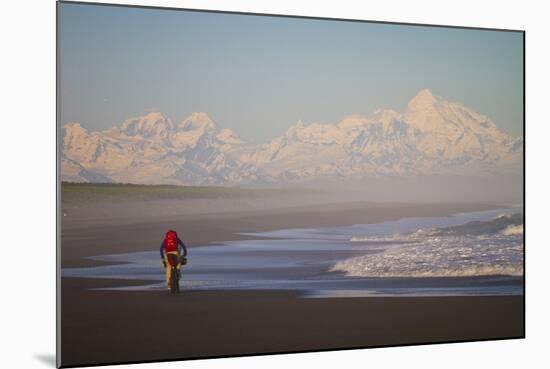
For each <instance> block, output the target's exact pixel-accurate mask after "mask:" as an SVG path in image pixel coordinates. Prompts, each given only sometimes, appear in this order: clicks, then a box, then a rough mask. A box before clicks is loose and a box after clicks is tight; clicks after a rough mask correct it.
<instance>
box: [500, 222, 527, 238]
mask: <svg viewBox="0 0 550 369" xmlns="http://www.w3.org/2000/svg"><path fill="white" fill-rule="evenodd" d="M502 234H503V235H506V236H511V235H520V234H521V235H522V234H523V224H520V225H509V226H508V227H506V229H504V230H503V231H502Z"/></svg>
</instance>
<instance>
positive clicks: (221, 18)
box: [59, 3, 523, 141]
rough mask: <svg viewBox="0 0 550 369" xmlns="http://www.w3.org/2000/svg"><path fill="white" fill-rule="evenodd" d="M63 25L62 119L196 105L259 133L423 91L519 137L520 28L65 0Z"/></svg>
mask: <svg viewBox="0 0 550 369" xmlns="http://www.w3.org/2000/svg"><path fill="white" fill-rule="evenodd" d="M60 27H61V28H60V33H59V34H60V44H59V47H60V63H61V74H60V77H61V112H60V113H61V114H60V115H61V121H62V123H67V122H70V121H79V122H81V123H82V125H83V126H85V127H87V128H88V129H91V130H97V129H104V128H108V127H111V126H113V125H115V124H120V123H121V122H122V121H124V120H125V119H127V118H130V117H135V116H139V115H143V114H145V113H147V112H149V111H152V110H156V111H161V112H163V113H165V114H167V116H168V117H169V118H170V119H171V120H172V121H174V122H179V121H181V120H182V119H184V118H185V117H187V116H188V115H189V114H191V113H192V112H194V111H204V112H207V113H208V114H209V115H210V117H211V118H212V119H213V120H214V121H216V123H218V125H219V126H221V127H228V128H231V129H233V130H235V131H236V132H237V133H238V134H239V135H241V136H242V137H244V138H246V139H249V140H252V141H262V140H264V139H267V138H271V137H274V136H276V135H279V134H281V133H283V132H284V131H285V130H286V129H287V128H288V127H289V126H290V125H292V124H294V123H295V122H296V121H297V120H299V119H301V120H303V121H304V122H305V123H306V124H308V123H312V122H337V121H338V120H340V119H341V118H342V117H344V116H346V115H349V114H368V113H371V112H373V111H374V110H376V109H378V108H390V109H394V110H397V111H400V112H403V111H404V108H405V106H406V104H407V102H408V101H409V100H410V99H411V98H412V97H413V96H414V95H415V94H416V93H417V92H418V91H419V90H421V89H423V88H429V89H431V90H432V91H433V92H434V94H436V95H440V96H442V97H444V98H446V99H447V100H451V101H460V102H463V103H464V104H465V105H466V106H468V107H470V108H472V109H474V110H476V111H478V112H480V113H482V114H485V115H487V116H489V117H490V118H491V119H493V120H494V121H495V123H496V124H497V125H498V126H499V127H500V128H501V129H502V130H504V131H506V132H509V133H512V134H523V131H522V130H523V127H522V124H523V101H522V100H523V71H522V68H523V54H522V48H523V36H522V34H521V33H517V32H495V31H477V30H463V29H450V28H439V27H436V28H434V27H415V26H401V25H385V24H384V25H383V24H373V23H364V22H339V21H338V22H337V21H323V20H304V19H295V18H280V17H263V16H243V15H228V14H215V13H197V12H187V11H170V10H151V9H139V8H129V7H112V6H97V5H81V4H67V3H63V4H62V5H61V12H60Z"/></svg>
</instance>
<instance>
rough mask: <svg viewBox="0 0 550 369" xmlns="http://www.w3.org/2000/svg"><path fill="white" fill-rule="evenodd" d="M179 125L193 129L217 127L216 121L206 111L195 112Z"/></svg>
mask: <svg viewBox="0 0 550 369" xmlns="http://www.w3.org/2000/svg"><path fill="white" fill-rule="evenodd" d="M179 127H180V128H182V129H184V130H191V129H216V128H217V126H216V123H214V121H212V119H210V117H209V116H208V114H206V113H204V112H194V113H192V114H191V115H190V116H188V117H187V118H185V119H184V120H183V121H182V122H181V123H180V124H179Z"/></svg>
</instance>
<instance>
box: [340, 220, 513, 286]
mask: <svg viewBox="0 0 550 369" xmlns="http://www.w3.org/2000/svg"><path fill="white" fill-rule="evenodd" d="M351 241H352V242H372V241H384V242H388V243H390V244H391V243H392V242H395V244H394V245H392V246H390V247H385V248H384V250H383V252H381V253H378V254H369V255H364V256H359V257H354V258H350V259H347V260H343V261H340V262H338V263H336V264H335V265H334V266H333V267H332V268H331V271H334V272H343V273H345V274H346V275H348V276H356V277H465V276H485V275H511V276H520V275H523V216H522V215H521V214H513V215H509V216H508V215H507V216H499V217H497V218H494V219H492V220H489V221H475V222H470V223H467V224H465V225H461V226H455V227H446V228H435V229H426V230H418V231H416V232H412V233H406V234H394V235H385V236H361V237H353V238H352V239H351Z"/></svg>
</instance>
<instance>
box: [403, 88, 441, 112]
mask: <svg viewBox="0 0 550 369" xmlns="http://www.w3.org/2000/svg"><path fill="white" fill-rule="evenodd" d="M438 100H439V98H438V97H437V96H435V95H434V94H433V93H432V91H430V90H429V89H427V88H425V89H423V90H420V91H419V92H418V93H417V94H416V96H415V97H413V98H412V99H411V100H410V101H409V104H408V105H407V108H409V109H411V108H412V109H418V108H420V109H421V108H425V107H428V106H431V105H433V104H435V103H436V102H437V101H438Z"/></svg>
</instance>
